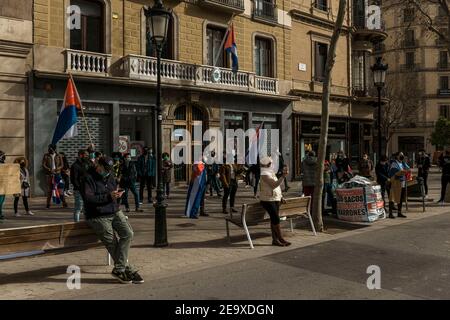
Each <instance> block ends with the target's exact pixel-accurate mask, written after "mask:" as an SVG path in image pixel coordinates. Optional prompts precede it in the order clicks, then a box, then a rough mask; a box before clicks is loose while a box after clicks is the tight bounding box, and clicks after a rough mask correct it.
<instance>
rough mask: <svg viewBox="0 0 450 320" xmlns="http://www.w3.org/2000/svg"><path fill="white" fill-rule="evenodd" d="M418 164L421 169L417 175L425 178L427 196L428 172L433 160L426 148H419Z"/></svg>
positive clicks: (426, 194) (426, 193)
mask: <svg viewBox="0 0 450 320" xmlns="http://www.w3.org/2000/svg"><path fill="white" fill-rule="evenodd" d="M416 165H417V168H418V169H419V172H418V174H417V176H418V177H420V178H423V185H424V187H425V196H428V172H429V171H430V167H431V161H430V157H429V156H428V155H427V154H426V153H425V150H423V149H422V150H419V156H418V157H417V159H416Z"/></svg>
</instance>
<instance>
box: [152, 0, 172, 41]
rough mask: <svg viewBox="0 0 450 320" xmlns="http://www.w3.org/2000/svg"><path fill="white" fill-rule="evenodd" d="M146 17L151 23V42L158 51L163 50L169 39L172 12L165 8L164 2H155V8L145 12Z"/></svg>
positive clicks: (160, 0)
mask: <svg viewBox="0 0 450 320" xmlns="http://www.w3.org/2000/svg"><path fill="white" fill-rule="evenodd" d="M145 16H146V17H147V19H149V21H150V33H151V40H152V42H153V43H154V44H155V45H156V47H157V48H158V49H161V48H162V46H163V45H164V43H165V42H166V39H167V29H168V26H169V21H170V19H171V17H172V11H171V10H168V9H166V8H164V6H163V3H162V0H155V4H154V5H153V7H151V8H150V9H146V10H145Z"/></svg>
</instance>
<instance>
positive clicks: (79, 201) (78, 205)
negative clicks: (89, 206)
mask: <svg viewBox="0 0 450 320" xmlns="http://www.w3.org/2000/svg"><path fill="white" fill-rule="evenodd" d="M73 192H74V193H73V195H74V198H75V204H74V209H73V220H74V221H75V222H78V221H80V214H81V211H82V210H83V198H82V197H81V193H80V191H79V190H74V191H73Z"/></svg>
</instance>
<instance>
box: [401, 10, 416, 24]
mask: <svg viewBox="0 0 450 320" xmlns="http://www.w3.org/2000/svg"><path fill="white" fill-rule="evenodd" d="M414 14H415V12H414V8H406V9H404V10H403V21H404V22H412V21H414Z"/></svg>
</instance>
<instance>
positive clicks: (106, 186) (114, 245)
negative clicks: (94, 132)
mask: <svg viewBox="0 0 450 320" xmlns="http://www.w3.org/2000/svg"><path fill="white" fill-rule="evenodd" d="M112 166H113V160H112V159H110V158H107V157H100V158H99V160H98V162H96V164H95V166H93V167H91V168H89V170H88V172H87V174H86V177H85V178H84V179H83V180H84V181H83V184H82V192H81V193H82V197H83V201H84V213H85V216H86V222H87V224H88V225H89V226H90V227H91V228H92V229H93V230H94V232H95V233H96V234H97V236H98V238H99V239H100V240H101V241H102V243H103V244H104V245H105V247H106V249H107V250H108V252H109V254H110V255H111V257H112V258H113V260H114V269H113V271H112V273H111V274H112V276H113V277H115V278H117V279H118V280H119V281H120V282H121V283H143V282H144V280H143V279H142V277H141V276H140V275H139V273H138V272H137V270H136V269H135V268H134V267H132V266H131V265H130V264H128V251H129V249H130V245H131V241H132V239H133V229H132V228H131V225H130V224H129V223H128V220H127V219H128V218H127V217H126V216H125V215H124V214H123V212H122V211H121V210H119V204H118V203H117V199H120V198H121V197H122V195H123V190H121V189H117V182H116V179H115V178H114V175H113V174H112Z"/></svg>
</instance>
